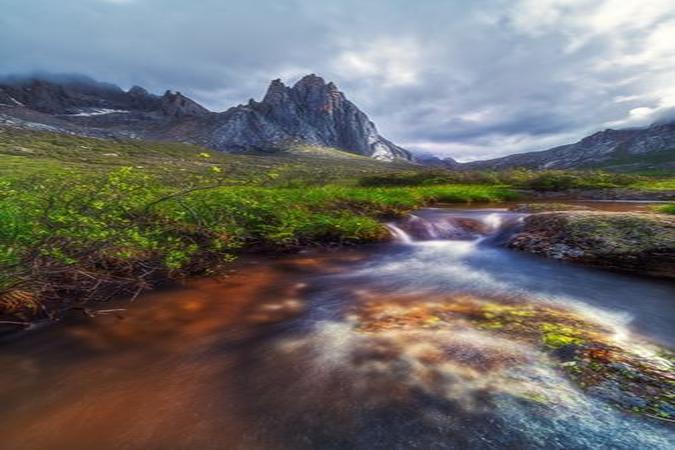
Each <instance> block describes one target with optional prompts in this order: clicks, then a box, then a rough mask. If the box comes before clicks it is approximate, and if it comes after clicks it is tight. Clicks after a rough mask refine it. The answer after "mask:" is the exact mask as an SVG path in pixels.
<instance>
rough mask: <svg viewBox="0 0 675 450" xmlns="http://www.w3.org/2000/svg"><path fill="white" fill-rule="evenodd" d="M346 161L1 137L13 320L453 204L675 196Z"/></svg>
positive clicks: (21, 134)
mask: <svg viewBox="0 0 675 450" xmlns="http://www.w3.org/2000/svg"><path fill="white" fill-rule="evenodd" d="M335 152H337V150H334V149H319V150H317V151H316V152H315V153H312V149H311V148H307V147H301V148H296V149H294V150H293V151H290V152H287V153H275V154H269V155H261V154H252V155H227V154H222V153H217V152H214V151H211V150H207V149H205V148H202V147H198V146H194V145H190V144H181V143H157V142H141V141H115V140H100V139H93V138H84V137H76V136H67V135H58V134H53V133H48V132H34V131H19V130H11V129H3V128H0V320H4V321H5V322H16V323H24V322H28V321H30V320H32V319H34V318H36V317H41V318H44V317H57V316H58V315H59V313H60V312H62V311H63V310H65V309H69V308H73V307H83V305H85V304H86V303H87V302H89V301H92V300H106V299H109V298H113V297H116V296H119V295H129V296H133V295H137V294H138V293H139V292H141V291H142V290H143V289H146V288H149V287H151V286H152V285H153V284H156V283H158V282H161V281H164V280H167V279H169V278H177V277H185V276H191V275H204V274H211V273H217V272H218V271H220V270H221V269H223V268H225V267H227V264H228V263H229V262H231V261H232V260H233V259H235V258H236V256H237V255H239V254H241V253H242V252H247V251H252V250H266V251H268V250H274V251H283V250H288V249H295V248H300V247H306V246H319V245H321V246H330V245H345V244H357V243H365V242H376V241H380V240H384V239H387V238H388V232H387V230H386V228H385V227H384V226H383V225H382V221H383V220H384V219H387V218H392V217H398V216H402V215H405V214H406V213H408V212H410V211H412V210H414V209H416V208H419V207H422V206H424V205H429V204H434V203H439V202H442V203H471V202H497V201H503V200H510V199H515V198H516V194H515V192H514V189H536V190H544V191H545V190H561V189H569V188H605V187H627V186H628V187H630V186H636V185H638V184H642V185H643V186H644V188H645V189H646V188H653V189H667V188H670V187H671V186H672V180H671V181H668V180H661V179H659V180H653V179H646V178H644V177H635V176H630V175H615V174H606V173H603V172H586V173H572V172H558V171H547V172H530V171H511V172H504V173H472V172H450V171H444V170H430V169H425V168H422V167H420V166H416V165H412V164H409V163H405V162H399V163H382V162H378V161H374V160H371V159H368V158H364V157H360V156H356V155H351V154H346V155H345V156H344V157H340V158H336V157H334V153H335Z"/></svg>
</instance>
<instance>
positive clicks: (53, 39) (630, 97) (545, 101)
mask: <svg viewBox="0 0 675 450" xmlns="http://www.w3.org/2000/svg"><path fill="white" fill-rule="evenodd" d="M0 13H1V14H0V72H2V73H17V72H18V73H26V72H31V71H49V72H68V73H71V72H77V73H83V74H87V75H90V76H92V77H94V78H97V79H100V80H104V81H111V82H114V83H117V84H119V85H121V86H122V87H125V88H126V87H130V86H131V85H133V84H140V85H142V86H145V87H147V88H148V89H150V90H151V91H156V92H163V91H164V90H165V89H175V90H180V91H182V92H183V93H186V94H188V95H189V96H191V97H193V98H195V99H196V100H198V101H199V102H201V103H203V104H204V105H206V106H208V107H209V108H211V109H214V110H224V109H227V108H228V107H229V106H232V105H235V104H239V103H243V102H246V101H247V100H248V99H249V98H251V97H254V98H260V97H261V96H262V94H263V93H264V91H265V88H266V85H267V83H268V82H269V80H271V79H273V78H278V77H281V78H282V79H284V80H285V81H287V82H291V83H292V82H294V81H296V80H297V79H298V78H299V77H300V76H302V75H304V74H306V73H317V74H319V75H321V76H323V77H324V78H326V79H328V80H332V81H335V82H336V83H337V84H338V86H339V87H340V88H341V89H342V90H343V91H344V92H345V93H346V94H347V96H348V97H349V98H350V99H351V100H352V101H354V102H355V103H356V104H357V105H359V107H361V109H363V110H364V111H365V112H366V113H368V114H369V115H370V117H371V118H372V119H373V120H374V121H375V123H376V124H377V125H378V127H379V129H380V131H381V132H382V134H383V135H384V136H386V137H388V138H390V139H391V140H393V141H395V142H396V143H398V144H399V145H402V146H405V147H407V148H409V149H412V150H417V151H427V152H432V153H435V154H437V155H441V156H452V157H455V158H457V159H459V160H461V161H469V160H474V159H485V158H489V157H495V156H501V155H505V154H510V153H515V152H523V151H530V150H543V149H546V148H549V147H551V146H554V145H558V144H563V143H568V142H573V141H575V140H578V139H579V138H581V137H583V136H584V135H586V134H588V133H590V132H594V131H597V130H599V129H604V128H608V127H627V126H642V125H645V124H648V123H650V122H652V121H655V120H658V119H660V118H662V117H665V116H666V115H668V116H670V115H671V114H672V112H673V111H674V110H675V6H674V4H673V0H454V1H453V0H416V1H411V0H332V1H328V0H326V1H324V0H199V1H187V0H68V1H60V0H0Z"/></svg>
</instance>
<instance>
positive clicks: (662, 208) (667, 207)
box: [656, 203, 675, 214]
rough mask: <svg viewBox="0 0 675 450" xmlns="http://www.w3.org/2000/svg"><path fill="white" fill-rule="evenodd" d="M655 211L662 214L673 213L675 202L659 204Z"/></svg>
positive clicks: (674, 212) (674, 211)
mask: <svg viewBox="0 0 675 450" xmlns="http://www.w3.org/2000/svg"><path fill="white" fill-rule="evenodd" d="M656 211H657V212H660V213H662V214H675V203H670V204H668V205H663V206H659V207H657V208H656Z"/></svg>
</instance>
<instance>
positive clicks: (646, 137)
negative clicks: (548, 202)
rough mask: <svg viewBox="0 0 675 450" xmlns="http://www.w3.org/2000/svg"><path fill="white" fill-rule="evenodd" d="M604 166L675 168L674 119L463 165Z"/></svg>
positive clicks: (490, 167) (493, 167)
mask: <svg viewBox="0 0 675 450" xmlns="http://www.w3.org/2000/svg"><path fill="white" fill-rule="evenodd" d="M517 167H522V168H528V169H590V168H598V169H607V170H616V171H631V170H647V169H675V121H666V122H659V123H654V124H652V125H650V126H648V127H646V128H626V129H619V130H612V129H607V130H604V131H600V132H598V133H595V134H592V135H590V136H587V137H585V138H583V139H581V140H580V141H579V142H576V143H574V144H567V145H561V146H559V147H555V148H552V149H549V150H544V151H539V152H529V153H520V154H515V155H510V156H504V157H502V158H496V159H489V160H485V161H475V162H471V163H465V164H462V165H461V168H462V169H467V170H473V169H479V170H500V169H511V168H517Z"/></svg>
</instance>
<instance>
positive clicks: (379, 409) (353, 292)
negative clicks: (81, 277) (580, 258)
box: [0, 208, 675, 450]
mask: <svg viewBox="0 0 675 450" xmlns="http://www.w3.org/2000/svg"><path fill="white" fill-rule="evenodd" d="M522 217H523V215H522V214H516V213H509V212H506V211H505V210H503V209H489V208H488V209H467V210H462V209H428V210H423V211H420V212H418V213H417V214H416V215H414V216H413V217H411V218H410V219H408V220H405V221H400V222H398V223H395V224H394V223H392V224H389V226H390V228H391V230H392V234H393V236H394V237H395V239H396V241H395V242H394V243H392V244H389V245H384V246H375V247H370V248H367V249H361V250H358V251H340V252H315V253H307V254H305V255H299V256H293V257H286V258H277V259H268V260H265V259H259V260H247V261H244V262H242V263H241V264H240V265H239V267H238V269H239V270H238V271H237V272H236V273H234V274H232V275H231V276H230V277H228V278H227V279H225V280H220V281H219V280H201V281H196V282H192V283H190V284H189V285H187V286H185V287H182V288H180V289H171V290H166V291H157V292H154V293H151V294H149V295H146V296H144V297H141V298H139V299H137V300H136V301H135V302H134V303H133V304H128V303H127V302H119V303H118V304H112V305H111V304H108V305H105V310H103V311H101V312H100V313H99V314H96V316H95V317H94V318H93V319H92V318H85V317H82V316H79V315H77V314H75V313H73V314H72V315H70V316H69V317H67V318H66V319H65V320H64V321H63V323H62V324H59V325H58V326H51V327H45V328H42V329H36V330H33V331H31V332H30V333H29V334H28V335H24V336H21V337H20V338H18V337H14V338H11V339H10V338H6V339H5V342H0V345H1V347H0V364H2V368H3V370H2V371H0V448H2V449H7V450H15V449H16V450H19V449H21V450H40V449H76V450H77V449H101V450H106V449H139V450H141V449H142V450H151V449H305V448H306V449H333V448H335V449H342V448H344V449H351V448H355V449H413V448H419V449H540V448H546V449H630V450H635V449H670V448H673V446H672V444H673V439H675V432H674V431H673V429H672V428H668V424H667V423H663V422H659V421H655V420H650V419H647V418H644V417H640V416H637V415H632V414H628V413H625V412H622V411H620V410H618V409H617V408H614V407H613V406H611V405H609V404H608V403H607V402H605V401H602V400H600V399H598V398H596V397H593V396H590V395H588V394H586V393H584V392H583V391H582V390H580V389H579V387H578V386H576V385H575V384H573V383H572V382H571V381H570V379H569V378H568V377H566V376H564V375H563V374H562V372H561V371H560V370H559V369H558V368H557V365H556V364H555V363H553V361H552V360H551V356H550V355H549V354H548V353H547V352H545V351H543V350H542V349H541V348H540V347H539V346H536V345H533V344H532V342H527V341H523V340H518V339H512V338H510V337H509V336H507V335H504V334H500V333H496V332H494V330H491V329H486V328H482V327H477V326H475V325H472V322H471V321H469V320H465V319H466V317H471V314H472V311H473V309H472V308H475V305H476V304H479V305H485V304H486V303H484V302H486V301H489V302H491V303H489V305H493V306H492V307H494V305H495V304H505V305H510V304H531V305H537V306H541V305H546V306H547V307H551V308H558V309H560V310H565V311H570V314H574V315H575V316H574V317H579V318H582V319H583V320H588V321H592V322H593V323H597V324H599V325H598V326H601V327H603V329H604V330H606V333H608V335H609V338H610V339H612V340H613V342H616V343H618V344H620V345H624V346H630V347H631V348H632V349H637V350H638V351H643V352H644V353H645V354H647V353H649V352H650V351H652V350H651V347H650V346H651V345H652V343H658V344H661V345H665V346H670V347H672V346H673V342H674V341H675V327H673V326H672V325H673V323H674V319H675V302H673V299H674V296H673V293H674V292H675V286H674V285H673V283H672V282H666V281H659V280H655V279H646V278H639V277H634V276H628V275H621V274H614V273H608V272H602V271H599V270H593V269H588V268H582V267H577V266H571V265H567V264H563V263H559V262H556V261H550V260H545V259H541V258H537V257H531V256H527V255H524V254H519V253H516V252H513V251H509V250H506V249H504V248H502V247H500V243H502V242H503V241H504V240H505V238H506V237H507V236H508V235H509V234H510V233H512V232H513V231H514V230H515V229H517V228H518V226H519V224H520V223H521V220H522ZM117 309H124V310H123V311H116V310H117ZM525 319H526V320H527V317H525Z"/></svg>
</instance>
